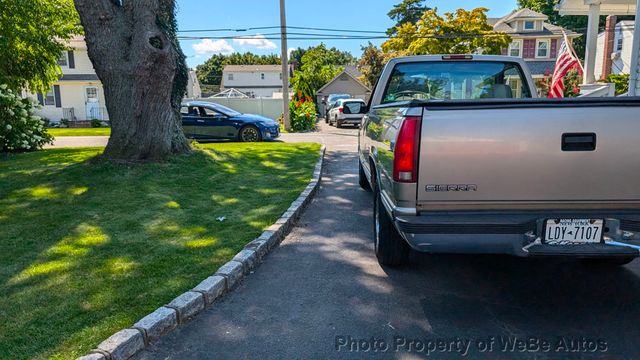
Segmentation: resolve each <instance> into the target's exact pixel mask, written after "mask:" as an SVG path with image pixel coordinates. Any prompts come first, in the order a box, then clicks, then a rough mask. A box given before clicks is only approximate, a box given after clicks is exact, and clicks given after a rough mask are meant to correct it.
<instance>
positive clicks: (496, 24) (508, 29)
mask: <svg viewBox="0 0 640 360" xmlns="http://www.w3.org/2000/svg"><path fill="white" fill-rule="evenodd" d="M521 19H523V20H531V19H535V20H542V21H543V22H542V30H541V31H518V29H517V28H516V27H514V26H512V25H511V24H512V23H513V22H514V21H516V20H521ZM548 19H549V17H548V16H547V15H545V14H541V13H539V12H536V11H533V10H531V9H520V10H514V11H512V12H511V13H510V14H509V15H506V16H504V17H502V18H490V19H487V21H488V22H489V25H493V30H495V31H497V32H503V33H507V34H509V35H518V36H521V37H528V36H532V37H535V36H553V35H559V36H562V30H563V28H562V27H560V26H557V25H553V24H551V23H548V22H547V21H546V20H548ZM564 32H565V33H566V34H567V36H569V37H577V36H580V34H578V33H576V32H573V31H571V30H567V29H564Z"/></svg>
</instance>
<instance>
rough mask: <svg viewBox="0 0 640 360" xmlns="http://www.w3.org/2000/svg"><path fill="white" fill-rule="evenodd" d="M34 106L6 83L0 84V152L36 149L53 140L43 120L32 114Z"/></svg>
mask: <svg viewBox="0 0 640 360" xmlns="http://www.w3.org/2000/svg"><path fill="white" fill-rule="evenodd" d="M36 106H37V105H36V104H34V103H33V102H32V100H31V99H23V98H22V97H21V96H20V94H18V93H16V92H14V91H12V90H11V89H9V88H8V87H7V85H5V84H3V85H0V152H4V151H32V150H37V149H40V148H42V146H43V145H44V144H50V143H51V142H52V141H53V137H52V136H51V135H49V134H48V133H47V132H46V130H45V126H44V121H43V120H42V119H41V118H40V117H39V116H35V115H33V110H34V108H35V107H36Z"/></svg>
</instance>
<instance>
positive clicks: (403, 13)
mask: <svg viewBox="0 0 640 360" xmlns="http://www.w3.org/2000/svg"><path fill="white" fill-rule="evenodd" d="M424 2H425V1H424V0H402V2H401V3H400V4H397V5H394V6H393V9H391V11H389V12H388V13H387V16H389V18H390V19H391V20H393V21H395V22H396V24H395V25H394V26H393V27H392V28H389V29H387V35H389V36H393V35H395V34H396V32H397V29H396V28H397V27H399V26H402V25H404V24H406V23H412V24H415V23H417V22H418V20H420V18H421V17H422V14H423V13H424V12H425V11H427V10H429V9H430V8H429V7H428V6H426V5H425V4H424Z"/></svg>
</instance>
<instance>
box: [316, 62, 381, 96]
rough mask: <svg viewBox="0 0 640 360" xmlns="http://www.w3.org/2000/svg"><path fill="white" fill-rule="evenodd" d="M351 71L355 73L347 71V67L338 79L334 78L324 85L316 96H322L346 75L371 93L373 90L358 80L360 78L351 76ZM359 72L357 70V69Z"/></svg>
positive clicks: (337, 76)
mask: <svg viewBox="0 0 640 360" xmlns="http://www.w3.org/2000/svg"><path fill="white" fill-rule="evenodd" d="M350 71H353V69H347V67H345V69H344V70H342V71H341V72H340V73H339V74H338V75H336V77H334V78H333V79H331V81H329V82H328V83H326V84H324V86H323V87H321V88H320V89H319V90H318V91H316V94H322V92H323V91H324V90H325V89H326V88H328V87H329V86H330V85H331V84H333V83H334V82H336V81H338V79H340V77H341V76H342V74H346V75H347V76H349V77H350V78H351V79H352V80H353V81H355V82H356V83H357V84H358V85H360V86H362V88H363V89H365V90H366V91H367V92H370V91H371V89H369V87H368V86H367V85H365V84H363V83H362V81H360V80H358V78H357V77H356V76H354V74H351V73H350ZM356 71H357V69H356ZM358 72H359V71H358Z"/></svg>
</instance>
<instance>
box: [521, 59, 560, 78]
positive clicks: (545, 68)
mask: <svg viewBox="0 0 640 360" xmlns="http://www.w3.org/2000/svg"><path fill="white" fill-rule="evenodd" d="M526 63H527V66H528V67H529V71H530V72H531V75H547V74H549V73H552V72H553V68H554V67H555V66H556V62H555V61H526Z"/></svg>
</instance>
